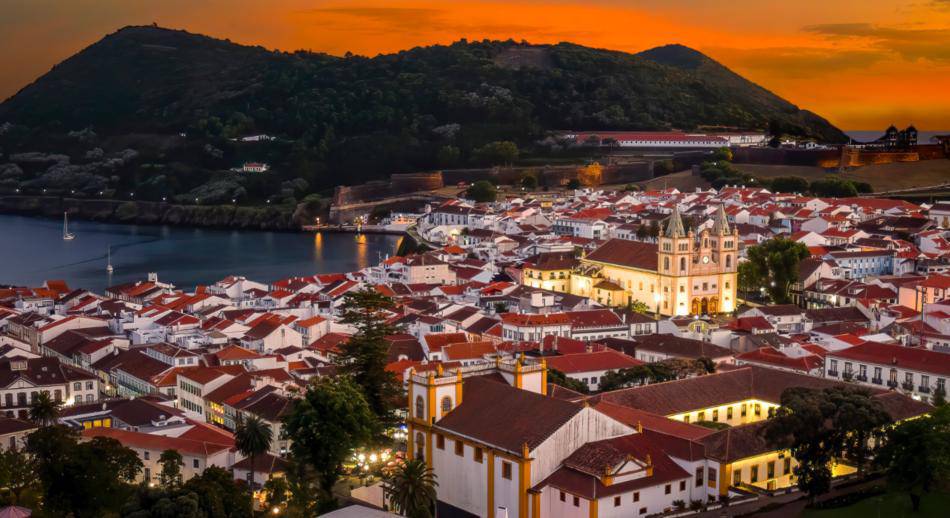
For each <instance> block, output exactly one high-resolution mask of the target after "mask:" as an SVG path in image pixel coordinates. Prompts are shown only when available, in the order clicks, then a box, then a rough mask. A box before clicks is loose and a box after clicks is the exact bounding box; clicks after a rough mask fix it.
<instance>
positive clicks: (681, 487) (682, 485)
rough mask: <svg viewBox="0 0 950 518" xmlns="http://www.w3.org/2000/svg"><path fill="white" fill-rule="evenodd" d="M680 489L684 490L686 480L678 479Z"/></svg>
mask: <svg viewBox="0 0 950 518" xmlns="http://www.w3.org/2000/svg"><path fill="white" fill-rule="evenodd" d="M680 491H686V481H685V480H680Z"/></svg>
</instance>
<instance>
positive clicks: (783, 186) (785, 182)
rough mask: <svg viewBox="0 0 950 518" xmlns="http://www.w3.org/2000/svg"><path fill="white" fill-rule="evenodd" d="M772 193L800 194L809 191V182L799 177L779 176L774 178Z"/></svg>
mask: <svg viewBox="0 0 950 518" xmlns="http://www.w3.org/2000/svg"><path fill="white" fill-rule="evenodd" d="M770 185H771V187H772V192H799V193H804V192H807V191H808V180H806V179H804V178H801V177H799V176H779V177H777V178H773V179H772V181H771V183H770Z"/></svg>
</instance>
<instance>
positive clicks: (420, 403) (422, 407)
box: [416, 396, 426, 419]
mask: <svg viewBox="0 0 950 518" xmlns="http://www.w3.org/2000/svg"><path fill="white" fill-rule="evenodd" d="M416 417H418V418H419V419H425V418H426V402H425V400H424V399H422V396H416Z"/></svg>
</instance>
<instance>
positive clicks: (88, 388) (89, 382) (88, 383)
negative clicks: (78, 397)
mask: <svg viewBox="0 0 950 518" xmlns="http://www.w3.org/2000/svg"><path fill="white" fill-rule="evenodd" d="M92 387H93V385H92V382H91V381H87V382H86V390H92Z"/></svg>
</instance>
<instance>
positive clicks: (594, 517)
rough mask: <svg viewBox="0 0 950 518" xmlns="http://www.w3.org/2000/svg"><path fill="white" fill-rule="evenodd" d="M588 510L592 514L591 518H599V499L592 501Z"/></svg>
mask: <svg viewBox="0 0 950 518" xmlns="http://www.w3.org/2000/svg"><path fill="white" fill-rule="evenodd" d="M588 509H589V510H590V513H589V516H590V518H597V499H596V498H595V499H594V500H591V501H590V505H589V506H588Z"/></svg>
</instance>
